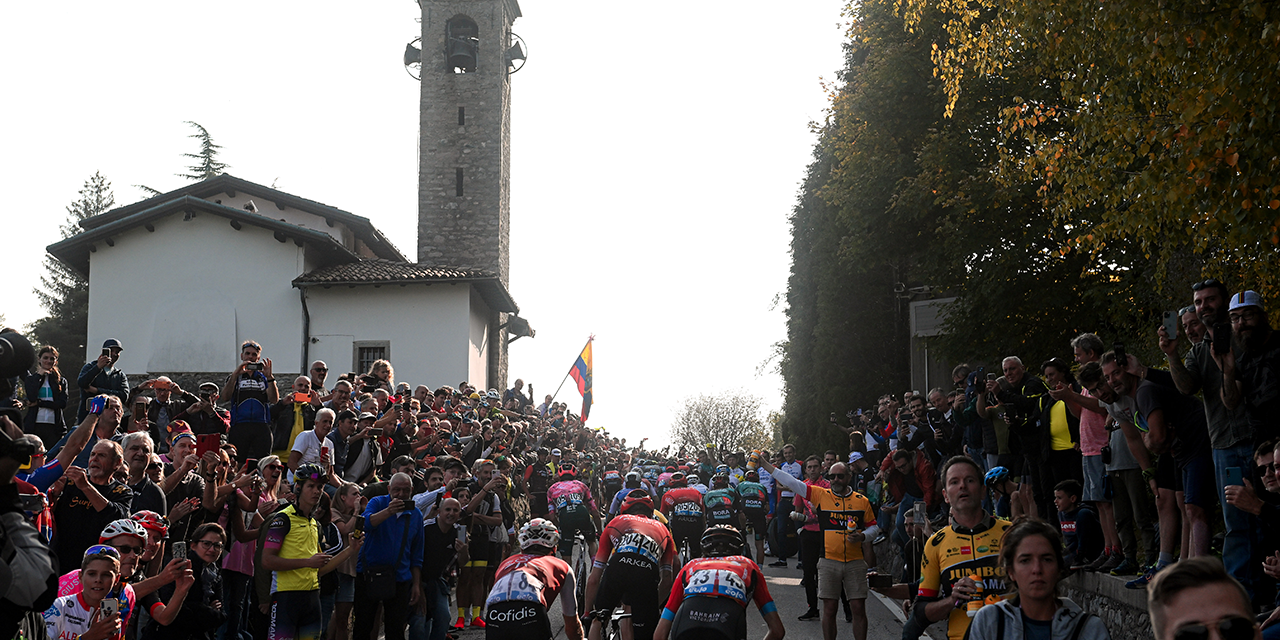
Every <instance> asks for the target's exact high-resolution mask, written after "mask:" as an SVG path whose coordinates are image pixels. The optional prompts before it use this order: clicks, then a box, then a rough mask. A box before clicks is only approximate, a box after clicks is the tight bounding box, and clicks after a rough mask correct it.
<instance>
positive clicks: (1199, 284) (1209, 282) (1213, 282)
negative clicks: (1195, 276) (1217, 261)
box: [1191, 278, 1223, 291]
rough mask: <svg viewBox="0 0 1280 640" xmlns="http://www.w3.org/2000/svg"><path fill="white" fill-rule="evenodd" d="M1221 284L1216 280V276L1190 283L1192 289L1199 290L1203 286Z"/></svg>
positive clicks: (1219, 285)
mask: <svg viewBox="0 0 1280 640" xmlns="http://www.w3.org/2000/svg"><path fill="white" fill-rule="evenodd" d="M1221 286H1223V285H1222V283H1221V282H1218V280H1217V279H1216V278H1209V279H1208V280H1205V281H1204V282H1197V283H1195V284H1193V285H1191V290H1192V291H1199V290H1201V289H1203V288H1205V287H1221Z"/></svg>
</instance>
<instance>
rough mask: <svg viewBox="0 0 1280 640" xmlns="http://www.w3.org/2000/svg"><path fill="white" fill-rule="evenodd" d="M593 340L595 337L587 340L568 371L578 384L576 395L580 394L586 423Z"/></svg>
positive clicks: (589, 394)
mask: <svg viewBox="0 0 1280 640" xmlns="http://www.w3.org/2000/svg"><path fill="white" fill-rule="evenodd" d="M594 340H595V336H592V337H591V338H590V339H588V340H587V346H585V347H583V349H582V353H581V354H579V355H578V360H577V361H576V362H574V363H573V368H571V369H569V375H570V376H571V377H572V378H573V381H574V382H576V383H578V393H580V394H582V421H583V422H586V421H587V416H588V415H590V413H591V343H592V341H594Z"/></svg>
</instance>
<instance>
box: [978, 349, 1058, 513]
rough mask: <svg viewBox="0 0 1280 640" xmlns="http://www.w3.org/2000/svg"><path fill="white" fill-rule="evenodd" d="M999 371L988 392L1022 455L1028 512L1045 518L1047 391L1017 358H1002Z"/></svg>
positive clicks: (1047, 500) (1048, 495)
mask: <svg viewBox="0 0 1280 640" xmlns="http://www.w3.org/2000/svg"><path fill="white" fill-rule="evenodd" d="M1001 368H1002V369H1003V371H1004V377H1003V378H1001V379H998V380H995V381H989V382H987V392H988V393H992V394H995V397H996V399H997V400H999V402H1000V404H1001V405H1002V406H1003V407H1004V409H1005V412H1004V418H1005V421H1006V422H1008V423H1009V438H1010V440H1011V441H1013V442H1016V443H1017V444H1018V446H1019V447H1020V450H1021V452H1022V473H1021V476H1022V479H1023V485H1025V487H1024V489H1023V490H1024V491H1026V490H1027V489H1030V491H1029V492H1028V495H1030V496H1031V497H1032V504H1031V505H1030V508H1028V510H1027V512H1028V513H1030V514H1031V515H1033V516H1037V517H1038V516H1040V515H1042V514H1044V515H1048V513H1049V509H1050V498H1051V497H1052V495H1053V493H1052V488H1051V487H1049V486H1045V483H1044V481H1043V479H1042V478H1040V477H1039V476H1040V469H1041V468H1042V465H1043V464H1044V462H1045V461H1044V455H1043V445H1042V443H1043V438H1045V437H1047V436H1046V432H1047V431H1048V425H1045V424H1044V423H1043V420H1042V415H1041V414H1042V411H1041V407H1042V403H1043V401H1044V398H1045V397H1046V395H1047V393H1048V391H1049V389H1048V388H1047V387H1045V385H1044V383H1043V382H1041V381H1040V379H1039V378H1037V377H1035V376H1029V375H1027V368H1026V366H1025V365H1023V364H1022V360H1021V359H1019V358H1018V357H1017V356H1009V357H1007V358H1005V359H1004V360H1003V361H1002V363H1001ZM1011 446H1012V445H1011ZM1024 504H1025V498H1024Z"/></svg>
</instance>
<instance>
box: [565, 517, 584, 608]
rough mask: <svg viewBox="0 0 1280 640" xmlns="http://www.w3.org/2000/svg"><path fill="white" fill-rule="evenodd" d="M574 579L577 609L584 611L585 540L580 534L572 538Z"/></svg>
mask: <svg viewBox="0 0 1280 640" xmlns="http://www.w3.org/2000/svg"><path fill="white" fill-rule="evenodd" d="M569 566H571V567H573V575H574V579H575V584H574V589H573V590H574V597H575V598H577V600H578V611H584V610H585V609H584V607H586V604H587V542H586V540H584V539H583V537H582V536H581V535H579V536H576V537H575V538H574V540H573V554H572V562H571V564H570V565H569Z"/></svg>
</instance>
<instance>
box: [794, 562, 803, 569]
mask: <svg viewBox="0 0 1280 640" xmlns="http://www.w3.org/2000/svg"><path fill="white" fill-rule="evenodd" d="M796 568H797V569H800V570H803V569H804V565H803V564H800V563H799V562H797V563H796Z"/></svg>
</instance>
